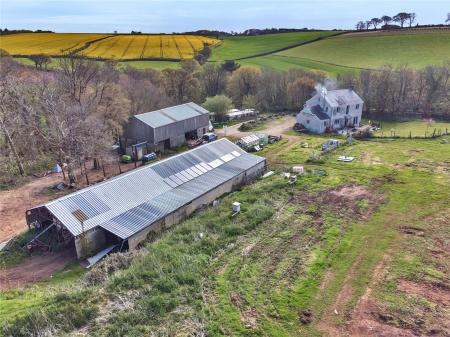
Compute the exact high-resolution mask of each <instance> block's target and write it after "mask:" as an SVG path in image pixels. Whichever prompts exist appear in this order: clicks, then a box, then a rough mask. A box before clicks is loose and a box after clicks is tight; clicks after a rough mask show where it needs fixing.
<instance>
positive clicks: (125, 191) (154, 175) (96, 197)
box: [26, 139, 266, 258]
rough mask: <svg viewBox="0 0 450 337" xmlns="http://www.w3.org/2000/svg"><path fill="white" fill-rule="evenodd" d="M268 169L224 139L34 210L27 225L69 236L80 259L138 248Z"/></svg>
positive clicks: (261, 161)
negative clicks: (147, 240) (150, 234)
mask: <svg viewBox="0 0 450 337" xmlns="http://www.w3.org/2000/svg"><path fill="white" fill-rule="evenodd" d="M265 169H266V160H265V158H262V157H258V156H255V155H253V154H249V153H246V152H245V151H243V150H242V149H241V148H239V147H238V146H237V145H235V144H233V143H232V142H230V141H229V140H227V139H220V140H217V141H214V142H211V143H208V144H205V145H203V146H200V147H198V148H195V149H193V150H190V151H187V152H184V153H181V154H179V155H176V156H173V157H171V158H168V159H165V160H162V161H159V162H156V163H154V164H151V165H147V166H143V167H141V168H138V169H135V170H133V171H130V172H127V173H124V174H122V175H119V176H117V177H115V178H112V179H110V180H107V181H105V182H102V183H99V184H96V185H93V186H90V187H87V188H84V189H82V190H80V191H77V192H75V193H72V194H70V195H67V196H64V197H61V198H59V199H56V200H54V201H51V202H48V203H46V204H44V205H41V206H38V207H34V208H31V209H29V210H28V211H27V213H26V218H27V223H28V225H29V226H34V227H35V228H39V229H40V230H47V229H48V228H50V229H51V231H52V232H53V237H59V238H66V239H65V240H64V245H65V246H72V247H74V249H76V253H77V256H78V258H85V257H89V256H92V255H94V254H96V253H98V252H100V251H105V250H108V249H112V247H118V246H121V247H124V248H129V249H133V248H135V247H136V246H138V244H139V243H140V242H141V241H143V240H145V239H146V238H147V237H148V235H149V233H150V232H152V231H156V232H157V231H160V230H162V229H164V228H168V227H170V226H172V225H174V224H176V223H179V222H180V221H182V220H183V219H185V218H186V217H187V216H189V215H190V214H192V213H193V212H194V211H195V210H197V209H198V208H199V207H201V206H203V205H208V204H210V203H212V202H213V201H214V200H215V199H217V198H218V197H220V196H221V195H223V194H224V193H227V192H230V191H232V190H233V189H235V188H236V187H238V186H240V185H242V184H244V183H247V182H249V181H252V180H254V179H256V178H257V177H259V176H261V175H262V174H263V173H264V171H265ZM230 211H231V210H230ZM49 232H50V231H49Z"/></svg>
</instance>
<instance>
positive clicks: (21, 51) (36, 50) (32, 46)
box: [0, 33, 108, 55]
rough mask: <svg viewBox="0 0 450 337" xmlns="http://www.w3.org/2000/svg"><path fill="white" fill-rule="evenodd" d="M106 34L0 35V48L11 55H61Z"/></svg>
mask: <svg viewBox="0 0 450 337" xmlns="http://www.w3.org/2000/svg"><path fill="white" fill-rule="evenodd" d="M106 36H108V35H107V34H78V33H23V34H11V35H3V36H0V48H1V49H4V50H6V51H7V52H8V53H10V54H11V55H33V54H45V55H61V54H64V53H68V52H70V51H72V50H74V49H78V48H81V47H83V46H85V44H86V43H87V42H89V41H93V40H96V39H99V38H102V37H106Z"/></svg>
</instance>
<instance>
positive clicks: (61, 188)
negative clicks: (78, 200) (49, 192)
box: [52, 182, 68, 191]
mask: <svg viewBox="0 0 450 337" xmlns="http://www.w3.org/2000/svg"><path fill="white" fill-rule="evenodd" d="M67 186H68V185H67V184H66V183H64V182H60V183H57V184H56V185H53V186H52V189H53V190H55V191H64V190H65V189H66V188H67Z"/></svg>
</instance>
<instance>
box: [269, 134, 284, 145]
mask: <svg viewBox="0 0 450 337" xmlns="http://www.w3.org/2000/svg"><path fill="white" fill-rule="evenodd" d="M280 140H281V135H280V136H271V135H269V143H270V144H273V143H276V142H278V141H280Z"/></svg>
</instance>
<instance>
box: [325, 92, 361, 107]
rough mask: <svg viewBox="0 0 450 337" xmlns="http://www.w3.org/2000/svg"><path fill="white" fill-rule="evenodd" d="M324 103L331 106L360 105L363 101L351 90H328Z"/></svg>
mask: <svg viewBox="0 0 450 337" xmlns="http://www.w3.org/2000/svg"><path fill="white" fill-rule="evenodd" d="M325 99H326V101H327V102H328V104H330V105H331V106H334V107H337V106H342V105H352V104H362V103H364V101H363V100H362V99H361V98H360V97H359V96H358V94H357V93H356V92H355V91H353V90H352V89H338V90H330V91H328V92H327V94H326V96H325Z"/></svg>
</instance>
